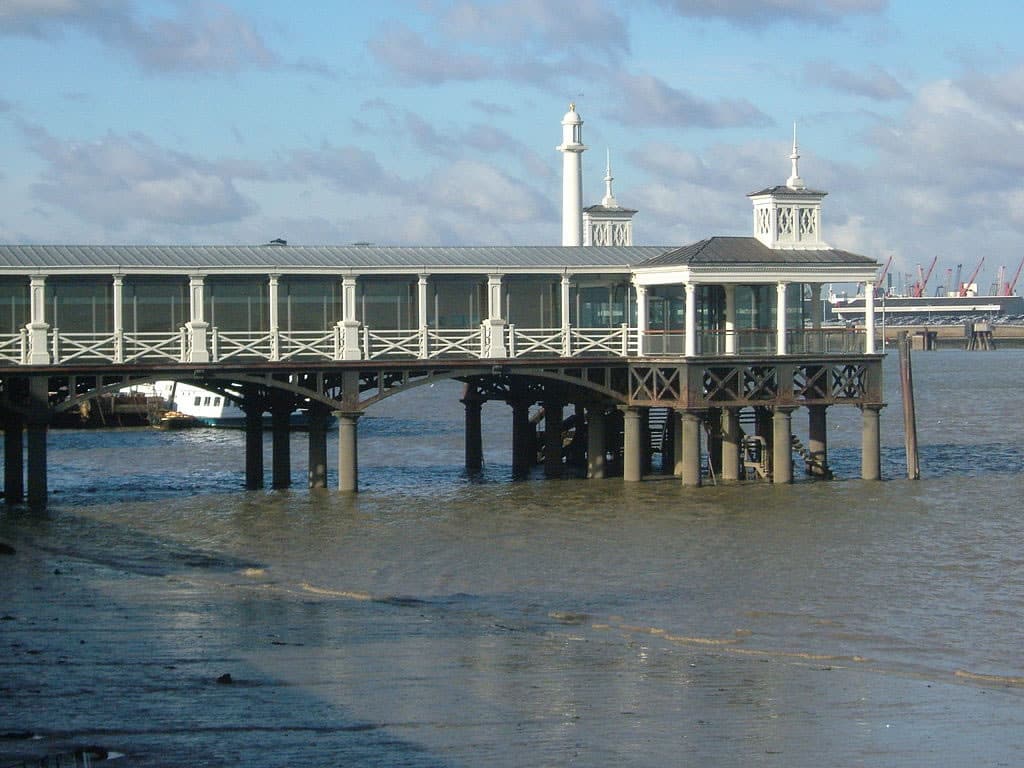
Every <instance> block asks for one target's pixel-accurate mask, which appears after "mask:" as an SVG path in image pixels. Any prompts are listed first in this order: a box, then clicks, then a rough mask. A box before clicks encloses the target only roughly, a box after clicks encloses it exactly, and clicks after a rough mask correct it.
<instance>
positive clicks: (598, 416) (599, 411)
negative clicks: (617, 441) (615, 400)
mask: <svg viewBox="0 0 1024 768" xmlns="http://www.w3.org/2000/svg"><path fill="white" fill-rule="evenodd" d="M606 430H607V420H606V419H605V415H604V408H603V407H602V406H599V405H593V406H589V407H588V408H587V477H588V478H589V479H591V480H603V479H604V478H605V476H606V472H607V470H608V467H607V458H608V454H607V450H608V445H607V440H606V439H605V432H606Z"/></svg>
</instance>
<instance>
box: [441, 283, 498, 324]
mask: <svg viewBox="0 0 1024 768" xmlns="http://www.w3.org/2000/svg"><path fill="white" fill-rule="evenodd" d="M428 295H431V296H432V297H433V306H432V307H430V308H429V309H428V312H427V316H428V317H429V318H430V322H431V325H432V326H433V327H434V328H452V329H454V328H476V327H477V326H478V325H480V323H481V322H483V319H484V318H485V317H486V316H487V281H486V279H482V278H478V277H438V278H436V279H435V278H431V281H430V286H429V289H428Z"/></svg>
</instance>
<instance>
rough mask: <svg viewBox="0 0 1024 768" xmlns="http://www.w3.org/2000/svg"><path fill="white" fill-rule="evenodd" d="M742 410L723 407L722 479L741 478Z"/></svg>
mask: <svg viewBox="0 0 1024 768" xmlns="http://www.w3.org/2000/svg"><path fill="white" fill-rule="evenodd" d="M741 440H742V438H741V436H740V411H739V408H723V409H722V479H723V480H739V479H740V474H741V472H742V471H743V465H742V464H741V463H740V442H741Z"/></svg>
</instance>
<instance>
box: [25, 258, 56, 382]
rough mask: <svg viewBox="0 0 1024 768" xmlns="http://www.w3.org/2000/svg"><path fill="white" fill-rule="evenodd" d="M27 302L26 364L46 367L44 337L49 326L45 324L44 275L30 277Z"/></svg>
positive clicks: (47, 348) (47, 349)
mask: <svg viewBox="0 0 1024 768" xmlns="http://www.w3.org/2000/svg"><path fill="white" fill-rule="evenodd" d="M29 302H30V312H29V324H28V329H27V330H28V362H29V364H31V365H48V364H49V362H50V350H49V347H48V346H47V343H46V335H47V332H48V331H49V330H50V326H49V325H47V323H46V276H45V275H32V276H31V277H30V278H29Z"/></svg>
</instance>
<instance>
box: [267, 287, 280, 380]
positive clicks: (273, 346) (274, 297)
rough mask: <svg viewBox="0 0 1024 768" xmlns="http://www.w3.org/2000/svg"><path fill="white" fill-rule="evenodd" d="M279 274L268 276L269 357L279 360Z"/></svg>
mask: <svg viewBox="0 0 1024 768" xmlns="http://www.w3.org/2000/svg"><path fill="white" fill-rule="evenodd" d="M280 280H281V277H280V275H271V276H270V290H269V291H268V294H269V301H270V306H269V307H268V310H269V313H268V314H269V317H270V359H271V360H280V359H281V339H280V337H279V333H280V331H281V317H280V311H279V302H278V297H279V296H280V290H279V289H280V285H279V283H280Z"/></svg>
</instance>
